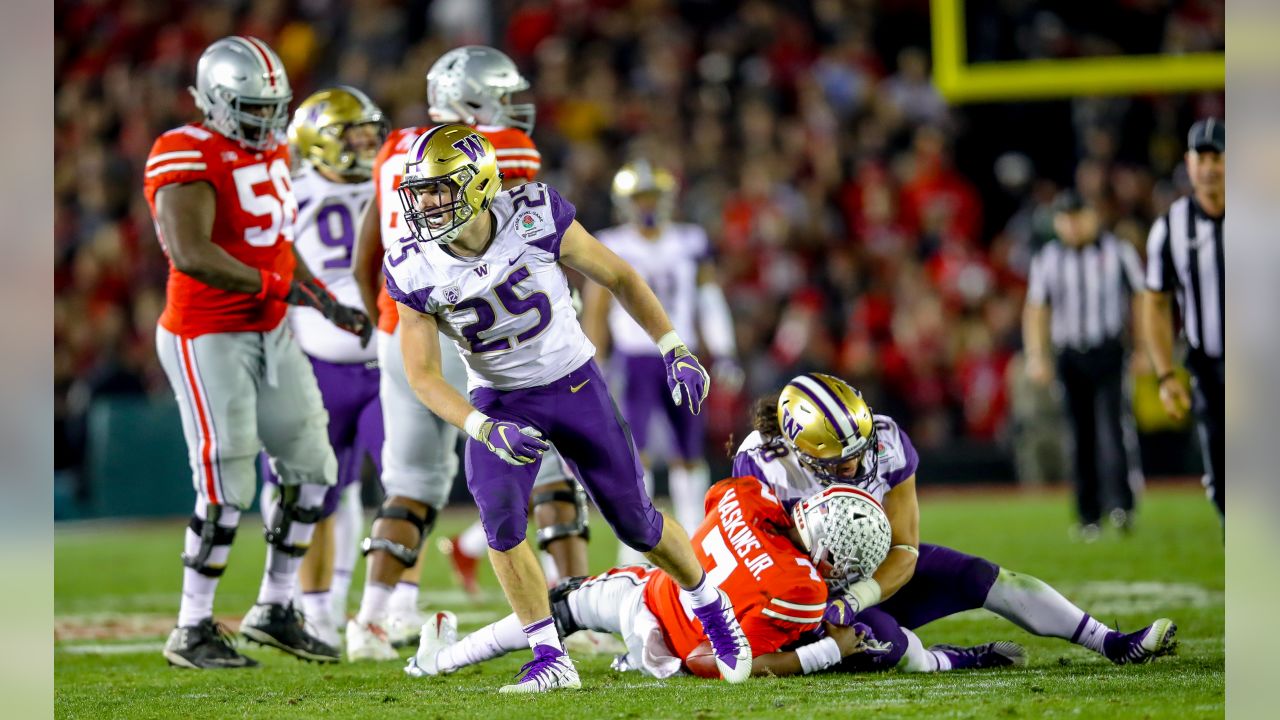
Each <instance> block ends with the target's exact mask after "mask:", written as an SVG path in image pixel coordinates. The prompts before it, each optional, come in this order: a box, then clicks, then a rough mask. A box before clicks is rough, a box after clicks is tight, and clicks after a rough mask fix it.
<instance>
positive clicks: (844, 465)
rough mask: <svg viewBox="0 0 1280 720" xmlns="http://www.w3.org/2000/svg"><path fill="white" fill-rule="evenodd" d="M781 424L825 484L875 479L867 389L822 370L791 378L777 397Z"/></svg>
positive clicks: (788, 441)
mask: <svg viewBox="0 0 1280 720" xmlns="http://www.w3.org/2000/svg"><path fill="white" fill-rule="evenodd" d="M778 427H779V428H780V429H781V430H782V441H783V442H784V443H786V445H787V448H788V449H789V450H791V451H792V452H794V453H795V454H796V457H797V458H798V459H799V460H800V463H801V464H802V465H804V466H805V468H806V469H808V470H809V471H811V472H812V473H813V474H814V475H815V476H817V478H818V480H820V481H821V482H823V483H852V484H862V483H865V482H868V481H870V480H873V479H875V477H876V471H877V470H878V469H879V453H878V451H879V447H878V445H879V443H878V442H877V438H876V422H875V418H874V417H873V416H872V413H871V408H870V407H869V406H868V405H867V403H866V401H865V400H863V398H862V393H860V392H858V391H857V390H855V389H853V386H851V385H849V383H847V382H845V381H843V380H841V379H840V378H837V377H834V376H831V375H825V374H822V373H808V374H805V375H799V376H797V377H794V378H792V379H791V382H789V383H787V385H786V387H784V388H782V392H781V393H780V394H779V395H778ZM854 461H856V462H857V467H856V469H854V467H853V463H854Z"/></svg>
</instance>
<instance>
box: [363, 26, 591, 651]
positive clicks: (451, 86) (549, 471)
mask: <svg viewBox="0 0 1280 720" xmlns="http://www.w3.org/2000/svg"><path fill="white" fill-rule="evenodd" d="M528 86H529V84H528V81H527V80H525V79H524V78H523V77H522V76H521V75H520V73H519V71H518V70H517V69H516V66H515V63H513V62H512V61H511V59H510V58H508V57H507V56H506V55H504V54H503V53H501V52H499V51H498V50H495V49H493V48H489V47H483V46H474V45H473V46H466V47H461V48H457V49H455V50H451V51H450V52H448V53H445V54H444V55H442V56H441V57H440V59H439V60H437V61H436V62H435V64H433V65H432V67H431V69H430V71H429V72H428V73H427V100H428V104H429V112H430V116H431V119H432V120H433V121H434V122H454V121H456V122H464V123H467V124H471V125H473V126H475V127H476V128H477V129H478V130H479V131H480V132H481V133H483V134H484V135H485V136H486V137H488V138H490V139H491V140H492V141H493V143H494V145H495V147H497V148H498V168H499V170H500V171H501V172H502V176H503V185H504V187H515V186H518V185H520V184H523V183H525V182H528V181H530V180H533V178H534V177H536V176H537V173H538V169H539V168H540V167H541V156H540V155H539V153H538V150H537V148H536V147H534V145H533V141H532V140H531V139H530V138H529V136H528V134H527V132H528V131H530V130H532V128H533V121H534V110H533V106H532V105H527V104H512V103H511V95H512V94H514V93H516V92H519V91H522V90H524V89H527V88H528ZM428 129H429V127H409V128H402V129H399V130H395V131H393V132H392V133H391V134H390V135H389V136H388V138H387V140H386V141H385V142H384V143H383V145H382V148H381V150H379V152H378V156H377V158H376V159H375V162H374V169H373V181H374V187H375V195H374V202H373V203H371V204H370V205H369V207H368V208H367V209H366V211H365V214H364V218H363V220H362V221H361V224H360V234H359V239H358V240H357V244H356V258H355V277H356V282H357V284H358V285H359V287H360V291H361V294H362V296H363V298H364V301H365V307H366V308H368V309H369V312H370V313H371V314H372V317H374V318H375V320H376V321H377V325H378V329H379V332H378V359H379V362H380V364H381V369H382V385H381V388H380V391H379V392H380V395H381V398H382V410H383V423H384V426H385V429H386V433H387V438H386V443H385V445H384V447H383V471H382V476H381V477H382V483H383V487H384V489H385V490H386V494H387V499H386V501H385V502H384V503H383V506H382V508H381V509H380V510H379V511H378V515H377V519H375V521H374V527H373V531H372V533H371V537H370V538H369V540H368V541H367V542H366V545H365V547H366V551H365V552H366V555H367V556H368V557H369V567H368V576H367V579H366V582H365V589H364V594H363V596H362V598H361V602H360V611H359V612H358V613H357V615H356V617H355V618H354V619H353V621H352V622H350V623H348V627H347V656H348V658H349V659H351V660H395V659H397V658H398V657H399V656H398V655H397V654H396V652H395V650H394V649H393V646H398V645H403V644H407V643H412V642H416V638H417V633H418V630H419V629H420V628H421V626H422V623H423V619H424V618H422V616H421V615H420V614H419V612H418V578H419V574H420V567H419V561H418V559H419V552H420V549H421V547H422V544H423V543H424V542H426V538H427V534H428V533H430V530H431V526H432V525H433V524H434V521H435V516H436V514H437V513H438V512H439V510H440V509H441V508H442V507H443V506H444V504H445V502H446V501H447V499H448V497H449V491H450V489H451V488H452V485H453V478H454V476H455V475H456V474H457V471H458V457H457V453H456V452H455V450H454V447H455V444H456V441H457V438H458V431H457V429H456V428H454V427H452V426H450V425H449V424H447V423H444V422H443V421H441V420H440V419H439V418H438V417H436V416H435V415H434V414H432V413H431V412H430V411H429V410H427V409H426V408H425V407H424V406H423V405H422V403H420V402H419V401H418V399H417V397H415V396H414V394H413V390H412V389H411V388H410V387H409V383H408V380H407V379H406V377H405V373H404V368H403V366H402V362H401V359H400V358H401V353H400V333H399V332H398V326H399V317H398V315H397V312H396V304H395V302H394V301H393V300H391V298H390V297H389V296H388V295H387V294H386V291H385V290H384V289H383V288H382V272H381V267H382V265H381V263H382V256H383V254H384V252H385V249H386V247H389V246H391V245H392V244H394V243H395V242H397V241H398V240H399V239H401V238H405V237H409V231H408V229H407V228H406V227H405V224H404V219H403V216H402V212H401V207H400V199H399V196H398V195H397V188H398V185H399V181H400V177H401V176H402V175H403V174H404V164H405V160H406V156H407V153H408V150H409V148H410V146H411V145H412V143H413V141H414V140H415V139H416V138H417V137H418V136H419V135H421V134H422V133H423V132H425V131H426V130H428ZM442 350H443V354H442V357H443V361H444V372H445V377H446V378H448V379H449V380H450V382H451V383H453V385H454V387H455V388H456V389H458V390H464V389H465V387H466V370H465V369H464V367H463V364H462V361H461V360H460V359H459V358H458V356H457V352H456V351H454V350H453V347H452V345H451V344H448V343H445V344H444V345H443V347H442ZM571 481H572V479H571V477H570V475H569V473H568V470H567V469H566V468H565V467H564V464H563V463H562V462H560V461H559V458H558V457H556V456H554V455H553V456H551V457H549V458H548V462H546V463H544V467H543V469H542V470H541V471H540V473H539V476H538V479H537V485H538V488H539V492H538V494H537V495H536V496H535V502H536V504H538V505H539V507H538V509H537V514H538V519H539V525H540V527H541V528H542V529H541V530H540V531H539V542H540V545H542V546H543V547H545V548H546V549H547V551H548V552H550V553H552V555H553V556H554V557H556V558H557V560H558V561H559V563H560V565H561V569H562V572H564V573H573V574H584V573H585V572H586V562H587V560H586V557H587V554H586V536H587V525H586V496H585V494H584V493H583V492H582V490H581V488H579V487H577V486H576V484H575V485H572V486H571V485H570V484H569V483H570V482H571ZM476 545H478V546H479V548H478V549H477V548H475V547H474V546H476ZM484 548H485V539H484V532H483V529H480V530H479V532H478V533H477V532H476V529H475V528H473V529H472V530H471V531H469V532H467V533H464V534H463V536H462V537H461V538H455V539H454V540H453V541H452V542H450V543H449V550H450V556H451V559H452V560H453V562H454V566H455V568H456V569H457V570H458V571H459V574H460V575H461V578H462V581H463V586H464V588H466V589H467V590H468V591H470V592H473V593H474V592H476V590H477V588H476V585H475V575H476V559H475V558H476V556H477V555H480V554H482V553H483V552H484Z"/></svg>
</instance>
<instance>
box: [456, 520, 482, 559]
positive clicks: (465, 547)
mask: <svg viewBox="0 0 1280 720" xmlns="http://www.w3.org/2000/svg"><path fill="white" fill-rule="evenodd" d="M458 550H459V551H460V552H461V553H462V554H463V555H466V556H467V557H469V558H482V557H487V556H488V554H489V537H488V536H487V535H485V534H484V523H481V522H480V521H479V520H477V521H475V522H473V523H471V526H470V527H468V528H467V529H466V530H463V531H462V534H461V535H459V536H458Z"/></svg>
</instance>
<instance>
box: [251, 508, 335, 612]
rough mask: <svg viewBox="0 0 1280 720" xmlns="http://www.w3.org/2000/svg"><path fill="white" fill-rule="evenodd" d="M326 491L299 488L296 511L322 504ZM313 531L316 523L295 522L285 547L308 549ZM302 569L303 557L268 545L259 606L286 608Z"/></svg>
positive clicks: (259, 592) (292, 524) (290, 526)
mask: <svg viewBox="0 0 1280 720" xmlns="http://www.w3.org/2000/svg"><path fill="white" fill-rule="evenodd" d="M328 489H329V488H328V486H326V485H316V484H311V483H304V484H302V485H299V486H298V507H299V508H306V509H313V508H318V507H320V506H321V505H323V504H324V496H325V493H326V492H327V491H328ZM273 516H274V513H273ZM268 522H270V520H268ZM315 529H316V526H315V523H304V522H299V521H297V520H294V521H292V522H291V523H290V524H289V532H288V533H287V534H286V535H285V538H284V544H285V545H293V546H296V547H307V546H308V545H310V544H311V535H312V533H314V532H315ZM301 566H302V556H300V555H299V556H297V557H294V556H293V555H290V554H289V553H287V552H285V551H284V550H281V549H280V548H277V547H276V546H274V545H268V546H267V567H266V570H265V571H264V572H263V573H262V585H261V586H260V587H259V588H258V604H260V605H261V604H273V605H287V604H289V603H290V602H292V601H293V591H294V588H295V587H296V585H297V582H298V568H299V567H301Z"/></svg>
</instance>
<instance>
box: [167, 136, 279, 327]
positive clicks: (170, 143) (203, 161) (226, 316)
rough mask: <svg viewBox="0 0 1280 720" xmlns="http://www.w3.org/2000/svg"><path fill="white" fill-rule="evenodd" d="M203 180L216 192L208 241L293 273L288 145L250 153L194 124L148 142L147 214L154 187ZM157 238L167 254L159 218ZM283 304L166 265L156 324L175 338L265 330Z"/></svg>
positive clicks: (244, 259) (238, 256) (273, 324)
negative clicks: (214, 284)
mask: <svg viewBox="0 0 1280 720" xmlns="http://www.w3.org/2000/svg"><path fill="white" fill-rule="evenodd" d="M190 182H207V183H209V184H210V185H212V186H213V190H214V193H215V194H216V195H217V209H216V211H215V213H214V219H213V232H212V237H211V239H212V240H213V243H214V244H215V245H217V246H218V247H220V248H222V249H223V250H225V251H227V253H228V254H229V255H231V257H233V258H235V259H237V260H239V261H240V262H242V263H244V264H246V265H249V266H250V267H255V268H260V269H266V270H271V271H274V272H277V273H279V274H280V275H281V276H282V277H285V278H289V277H292V276H293V268H294V257H293V245H292V241H293V221H294V218H295V217H296V216H297V214H298V203H297V201H296V200H295V199H294V196H293V184H292V182H291V181H290V178H289V150H288V147H287V146H286V144H285V143H280V145H278V146H277V147H276V149H274V150H269V151H264V152H253V151H251V150H246V149H244V148H242V147H240V145H239V143H236V142H234V141H232V140H229V139H227V138H226V137H223V136H222V135H219V134H218V133H216V132H213V131H212V130H208V129H206V128H205V127H204V126H203V125H201V124H198V123H197V124H191V125H183V126H182V127H179V128H175V129H173V130H170V131H169V132H166V133H165V134H163V135H161V136H160V137H159V138H158V139H157V140H156V142H155V144H154V145H153V146H152V147H151V155H150V156H149V157H148V158H147V165H146V169H145V170H144V177H143V189H144V191H145V193H146V196H147V204H148V205H150V206H151V217H152V218H153V219H154V218H155V216H156V192H157V191H159V190H160V188H162V187H164V186H165V185H171V184H174V183H190ZM156 236H157V237H159V239H160V244H161V245H162V246H163V247H164V249H165V253H166V254H168V246H167V245H165V238H164V237H163V236H161V233H160V228H159V224H158V223H157V226H156ZM286 309H287V308H286V306H285V304H284V303H283V302H280V301H278V300H259V299H258V298H256V297H254V296H253V295H252V294H251V293H243V292H233V291H230V290H222V289H219V288H215V287H212V286H210V285H206V284H204V283H202V282H200V281H199V280H196V279H195V278H193V277H191V276H190V275H186V274H184V273H182V272H179V271H178V269H177V268H175V267H173V263H172V261H170V263H169V282H168V287H167V289H166V292H165V308H164V312H163V314H161V316H160V325H161V326H162V327H164V329H166V330H168V331H169V332H171V333H173V334H175V335H179V336H181V337H195V336H197V335H203V334H205V333H215V332H266V331H267V330H271V329H273V328H275V327H276V326H277V325H279V324H280V321H281V320H283V319H284V315H285V310H286Z"/></svg>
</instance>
